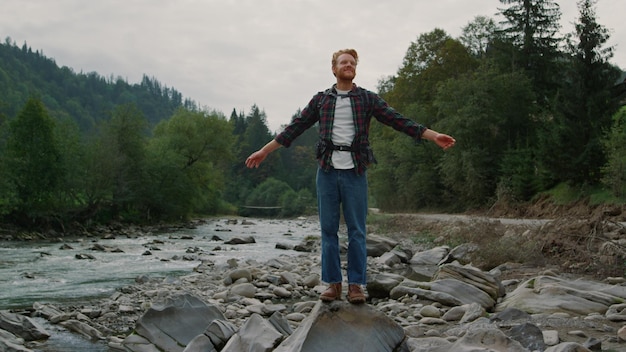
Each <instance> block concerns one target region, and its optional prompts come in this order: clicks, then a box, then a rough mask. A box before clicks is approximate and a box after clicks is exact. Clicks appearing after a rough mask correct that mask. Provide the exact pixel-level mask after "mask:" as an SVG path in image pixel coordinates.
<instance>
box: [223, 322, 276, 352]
mask: <svg viewBox="0 0 626 352" xmlns="http://www.w3.org/2000/svg"><path fill="white" fill-rule="evenodd" d="M282 340H283V335H282V334H281V333H280V332H278V331H277V330H276V329H275V328H274V326H273V325H272V324H271V323H269V322H268V321H267V320H265V319H263V318H262V317H261V316H260V315H258V314H253V315H252V316H251V317H250V318H249V319H248V320H247V321H246V323H245V324H244V325H243V326H242V327H241V329H239V331H238V332H237V333H236V334H235V335H233V337H231V338H230V340H228V343H226V346H224V349H223V350H222V352H241V351H259V352H263V351H267V352H269V351H272V350H273V349H274V347H276V346H277V345H278V344H279V343H280V342H281V341H282Z"/></svg>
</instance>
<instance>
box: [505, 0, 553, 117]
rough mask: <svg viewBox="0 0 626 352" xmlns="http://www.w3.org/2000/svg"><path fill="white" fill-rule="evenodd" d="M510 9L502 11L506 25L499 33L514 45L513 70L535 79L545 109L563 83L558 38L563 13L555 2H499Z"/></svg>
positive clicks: (516, 0) (536, 0) (512, 0)
mask: <svg viewBox="0 0 626 352" xmlns="http://www.w3.org/2000/svg"><path fill="white" fill-rule="evenodd" d="M500 2H501V3H503V4H507V5H510V6H509V7H508V8H506V9H501V10H500V11H501V14H502V15H503V16H504V18H505V21H504V22H503V23H502V24H503V26H504V27H503V28H502V29H501V30H500V33H501V34H502V35H503V37H504V38H505V39H506V40H508V41H509V42H510V43H512V44H513V45H514V47H515V48H517V50H516V51H515V52H513V53H512V54H513V55H514V56H513V60H512V62H513V64H514V67H516V68H520V69H522V70H524V71H525V72H526V73H527V74H528V76H529V77H530V78H531V79H532V82H533V86H534V87H535V92H536V95H537V99H538V101H539V103H540V105H542V106H547V105H548V104H549V102H550V101H551V100H552V98H553V96H554V94H555V92H556V87H557V82H558V81H559V80H560V75H559V74H558V72H559V71H560V70H559V69H558V59H559V57H560V52H559V45H560V43H561V42H562V38H560V37H558V32H559V29H560V24H559V21H560V19H561V10H560V7H559V5H558V4H557V3H556V2H554V1H552V0H500Z"/></svg>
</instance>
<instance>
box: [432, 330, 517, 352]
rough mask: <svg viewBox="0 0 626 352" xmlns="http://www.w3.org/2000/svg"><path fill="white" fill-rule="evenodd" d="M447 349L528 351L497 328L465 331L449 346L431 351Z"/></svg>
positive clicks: (504, 351) (502, 351)
mask: <svg viewBox="0 0 626 352" xmlns="http://www.w3.org/2000/svg"><path fill="white" fill-rule="evenodd" d="M449 351H491V352H528V349H526V348H524V346H522V345H521V344H520V343H519V342H517V341H515V340H513V339H512V338H510V337H508V336H506V335H505V334H504V333H503V332H502V331H500V330H498V329H482V328H481V329H475V330H469V331H467V333H466V334H465V335H464V336H463V337H462V338H460V339H459V340H457V341H456V342H454V343H453V344H452V345H450V346H446V347H439V348H436V349H433V350H432V352H449Z"/></svg>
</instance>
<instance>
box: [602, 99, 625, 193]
mask: <svg viewBox="0 0 626 352" xmlns="http://www.w3.org/2000/svg"><path fill="white" fill-rule="evenodd" d="M604 148H605V151H606V155H607V159H608V162H607V164H606V165H605V166H604V168H603V170H602V172H603V178H602V182H603V183H604V184H605V185H606V186H607V187H608V188H609V189H610V190H611V192H612V193H613V195H615V196H616V197H619V198H626V107H622V108H621V109H620V110H619V111H618V112H617V113H616V114H615V115H613V125H612V126H611V130H610V132H609V133H608V137H607V138H606V139H605V140H604Z"/></svg>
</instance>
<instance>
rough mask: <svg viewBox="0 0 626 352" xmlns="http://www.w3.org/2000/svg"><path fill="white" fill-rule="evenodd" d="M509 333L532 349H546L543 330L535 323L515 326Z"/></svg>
mask: <svg viewBox="0 0 626 352" xmlns="http://www.w3.org/2000/svg"><path fill="white" fill-rule="evenodd" d="M508 335H509V336H510V337H511V338H512V339H513V340H515V341H517V342H519V343H520V344H521V345H522V346H524V347H526V348H527V349H528V350H530V351H543V350H545V349H546V344H545V341H544V335H543V332H542V331H541V329H539V328H538V327H537V326H536V325H534V324H530V323H524V324H520V325H516V326H513V327H512V328H511V330H510V331H509V333H508Z"/></svg>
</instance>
